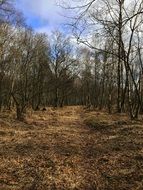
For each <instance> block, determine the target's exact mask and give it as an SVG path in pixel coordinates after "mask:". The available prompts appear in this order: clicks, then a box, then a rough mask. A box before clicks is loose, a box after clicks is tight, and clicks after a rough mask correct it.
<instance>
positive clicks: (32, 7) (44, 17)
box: [16, 0, 66, 33]
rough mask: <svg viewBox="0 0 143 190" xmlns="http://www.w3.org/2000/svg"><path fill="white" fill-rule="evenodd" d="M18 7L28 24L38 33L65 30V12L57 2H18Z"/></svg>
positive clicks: (22, 0)
mask: <svg viewBox="0 0 143 190" xmlns="http://www.w3.org/2000/svg"><path fill="white" fill-rule="evenodd" d="M16 7H17V8H18V9H19V10H21V11H22V13H23V14H24V17H25V18H26V23H27V24H28V25H30V26H31V27H32V28H33V29H34V30H35V31H37V32H45V33H50V32H51V31H52V30H54V29H60V30H63V31H64V30H65V29H64V27H65V26H64V23H66V18H65V17H64V16H62V14H64V10H63V9H61V7H59V6H57V4H56V0H16Z"/></svg>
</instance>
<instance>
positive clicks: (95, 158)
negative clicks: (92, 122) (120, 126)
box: [0, 107, 143, 190]
mask: <svg viewBox="0 0 143 190" xmlns="http://www.w3.org/2000/svg"><path fill="white" fill-rule="evenodd" d="M82 113H83V110H82V109H81V108H80V107H69V108H64V109H59V110H52V109H49V110H47V111H46V112H36V113H34V114H33V115H32V116H30V117H29V118H30V119H27V122H26V123H18V122H14V121H11V123H10V121H9V122H4V121H0V123H1V128H0V136H1V139H0V146H1V147H0V156H1V159H0V170H1V177H0V183H1V186H0V190H12V189H14V190H56V189H57V190H78V189H79V190H96V189H97V190H107V189H109V190H110V189H112V190H113V189H116V190H119V189H125V190H126V189H130V190H133V189H134V190H135V188H134V187H140V186H141V185H140V183H141V182H142V180H139V181H138V180H136V179H135V177H136V176H134V175H135V172H136V171H138V175H139V174H140V173H139V169H138V166H139V163H138V164H137V163H136V161H134V160H133V159H130V154H131V153H132V152H129V153H127V152H126V150H127V147H124V146H123V148H122V145H121V146H120V147H119V146H117V147H116V146H115V145H116V141H115V139H116V140H118V137H117V132H116V131H115V130H114V129H112V130H110V131H108V132H107V131H106V133H105V131H103V132H102V133H101V131H95V130H93V129H90V128H89V127H87V126H85V124H84V123H83V119H82V118H81V114H82ZM117 142H118V141H117ZM108 143H109V144H108ZM121 143H122V144H124V142H121ZM140 146H141V145H140ZM119 148H121V150H118V149H119ZM116 149H117V150H116ZM130 149H131V151H136V149H137V147H136V145H134V147H132V144H130ZM142 158H143V157H139V158H138V159H140V160H139V161H138V162H141V161H142ZM128 168H129V169H130V170H128ZM119 172H120V176H119ZM140 172H141V173H142V170H140ZM128 177H129V178H128ZM140 178H142V177H141V175H140ZM142 179H143V178H142ZM132 180H135V181H132ZM135 185H136V186H135ZM138 189H139V188H138Z"/></svg>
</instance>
